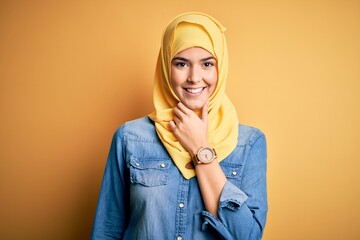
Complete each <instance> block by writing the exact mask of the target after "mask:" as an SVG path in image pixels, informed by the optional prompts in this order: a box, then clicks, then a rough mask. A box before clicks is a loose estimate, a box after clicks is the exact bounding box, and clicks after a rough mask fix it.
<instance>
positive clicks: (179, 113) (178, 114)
mask: <svg viewBox="0 0 360 240" xmlns="http://www.w3.org/2000/svg"><path fill="white" fill-rule="evenodd" d="M174 116H175V117H177V118H179V119H182V118H183V116H184V113H183V112H182V111H181V110H180V109H179V107H178V106H176V107H174Z"/></svg>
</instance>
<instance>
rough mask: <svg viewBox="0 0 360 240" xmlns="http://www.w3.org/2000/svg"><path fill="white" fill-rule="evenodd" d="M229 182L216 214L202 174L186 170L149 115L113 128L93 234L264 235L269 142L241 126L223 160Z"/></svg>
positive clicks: (175, 236)
mask: <svg viewBox="0 0 360 240" xmlns="http://www.w3.org/2000/svg"><path fill="white" fill-rule="evenodd" d="M220 166H221V168H222V170H223V171H224V173H225V175H226V177H227V179H228V181H227V183H226V184H225V186H224V188H223V190H222V193H221V196H220V201H219V210H218V217H215V216H214V215H212V214H210V213H209V212H208V211H206V210H205V207H204V203H203V201H202V198H201V193H200V191H199V186H198V182H197V179H196V177H194V178H191V179H190V180H187V179H185V178H183V177H182V175H181V173H180V172H179V171H178V169H177V168H176V166H175V165H174V163H173V162H172V160H171V158H170V156H169V155H168V153H167V152H166V149H165V148H164V146H163V145H162V143H161V141H160V139H159V138H158V136H157V134H156V130H155V127H154V124H153V123H152V122H151V120H149V119H148V118H147V117H144V118H141V119H138V120H135V121H131V122H128V123H126V124H124V125H123V126H121V127H120V128H119V129H118V130H117V131H116V133H115V135H114V138H113V141H112V145H111V149H110V153H109V157H108V161H107V164H106V168H105V173H104V177H103V182H102V187H101V192H100V196H99V200H98V206H97V210H96V215H95V221H94V226H93V231H92V235H91V239H101V240H104V239H131V240H134V239H141V240H144V239H160V240H168V239H173V240H176V239H178V240H181V239H196V240H198V239H200V240H201V239H207V240H209V239H238V240H242V239H261V237H262V234H263V231H264V227H265V222H266V215H267V193H266V141H265V136H264V134H263V133H262V132H261V131H259V130H258V129H256V128H252V127H248V126H243V125H239V139H238V144H237V147H236V149H235V150H234V151H233V152H232V153H231V154H230V155H229V156H228V157H227V158H226V159H224V160H223V161H222V162H221V163H220Z"/></svg>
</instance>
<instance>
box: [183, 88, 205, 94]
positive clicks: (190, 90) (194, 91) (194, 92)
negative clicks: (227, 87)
mask: <svg viewBox="0 0 360 240" xmlns="http://www.w3.org/2000/svg"><path fill="white" fill-rule="evenodd" d="M184 89H185V91H187V92H189V93H192V94H197V93H200V92H202V90H204V89H205V87H200V88H184Z"/></svg>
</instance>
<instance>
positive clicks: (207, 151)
mask: <svg viewBox="0 0 360 240" xmlns="http://www.w3.org/2000/svg"><path fill="white" fill-rule="evenodd" d="M197 156H198V159H199V160H200V161H201V162H203V163H210V162H211V161H212V160H214V158H215V153H214V151H213V150H212V149H211V148H208V147H205V148H202V149H200V150H199V152H198V154H197Z"/></svg>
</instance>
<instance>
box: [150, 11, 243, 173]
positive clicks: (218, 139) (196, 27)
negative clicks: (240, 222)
mask: <svg viewBox="0 0 360 240" xmlns="http://www.w3.org/2000/svg"><path fill="white" fill-rule="evenodd" d="M224 32H225V28H224V27H223V26H222V25H221V24H220V23H219V22H218V21H217V20H216V19H214V18H213V17H211V16H209V15H206V14H204V13H197V12H190V13H185V14H181V15H179V16H177V17H175V18H174V19H173V20H172V21H170V23H169V24H168V25H167V27H166V28H165V30H164V33H163V37H162V43H161V48H160V52H159V56H158V60H157V65H156V72H155V81H154V90H153V91H154V92H153V101H154V106H155V111H154V112H152V113H151V114H149V117H150V119H151V120H153V121H154V123H155V127H156V132H157V134H158V136H159V138H160V140H161V141H162V143H163V144H164V146H165V148H166V150H167V151H168V153H169V154H170V156H171V158H172V160H173V161H174V163H175V165H176V166H177V168H178V169H179V170H180V172H181V174H182V175H183V176H184V178H186V179H190V178H192V177H194V176H195V175H196V173H195V170H194V169H193V168H192V167H191V166H192V165H191V158H190V154H189V153H188V152H187V150H186V149H185V148H184V147H183V146H182V145H181V144H180V142H179V141H178V140H177V138H176V137H175V135H174V134H173V133H172V131H171V129H170V121H172V120H173V119H174V112H173V108H174V107H175V106H176V104H177V103H178V102H179V98H178V97H177V96H176V95H175V93H174V91H173V89H172V87H171V81H170V76H171V75H170V70H171V60H172V58H173V57H174V56H175V55H176V54H177V53H179V52H181V51H183V50H185V49H187V48H191V47H201V48H203V49H205V50H207V51H208V52H210V53H211V54H212V55H213V56H214V57H215V58H216V61H217V70H218V82H217V85H216V89H215V91H214V93H213V94H212V95H211V96H210V99H209V108H208V111H209V112H208V138H209V139H208V140H209V144H210V145H211V146H212V147H213V148H214V149H215V151H216V153H217V155H218V158H217V160H218V161H219V162H221V161H222V160H224V159H225V158H226V157H227V156H228V155H229V154H230V153H231V152H232V151H233V150H234V149H235V147H236V144H237V138H238V118H237V114H236V110H235V108H234V106H233V104H232V103H231V101H230V99H229V98H228V97H227V95H226V94H225V87H226V80H227V73H228V53H227V46H226V39H225V35H224Z"/></svg>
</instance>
